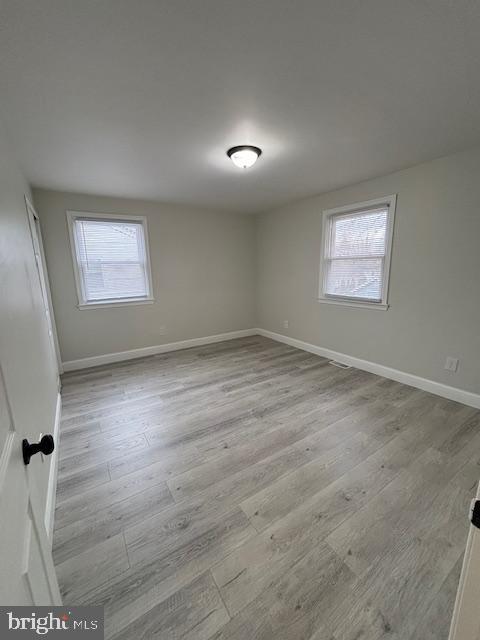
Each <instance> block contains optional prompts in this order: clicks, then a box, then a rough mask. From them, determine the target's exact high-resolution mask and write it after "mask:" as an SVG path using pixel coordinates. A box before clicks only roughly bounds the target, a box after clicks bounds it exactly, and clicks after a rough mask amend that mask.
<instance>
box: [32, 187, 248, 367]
mask: <svg viewBox="0 0 480 640" xmlns="http://www.w3.org/2000/svg"><path fill="white" fill-rule="evenodd" d="M33 197H34V201H35V206H36V208H37V211H38V213H39V216H40V221H41V226H42V231H43V237H44V246H45V253H46V260H47V265H48V270H49V276H50V286H51V292H52V299H53V305H54V309H55V316H56V322H57V332H58V337H59V342H60V350H61V354H62V360H63V361H72V360H77V359H82V358H86V357H91V356H98V355H103V354H109V353H117V352H121V351H129V350H133V349H139V348H143V347H152V346H156V345H162V344H165V343H171V342H177V341H181V340H188V339H192V338H200V337H204V336H211V335H216V334H220V333H226V332H230V331H238V330H243V329H251V328H252V327H253V326H254V324H255V280H254V276H255V220H254V218H253V217H252V216H248V215H240V214H232V213H223V212H218V211H209V210H203V209H195V208H191V207H182V206H177V205H167V204H159V203H158V202H148V201H143V200H128V199H122V198H108V197H98V196H90V195H80V194H73V193H64V192H57V191H48V190H43V189H34V190H33ZM67 210H74V211H90V212H99V213H118V214H125V215H128V214H132V215H143V216H146V217H147V222H148V232H149V246H150V258H151V265H152V279H153V293H154V297H155V302H154V303H153V304H145V305H132V306H123V307H107V308H104V309H83V310H80V309H78V307H77V305H78V300H77V293H76V289H75V281H74V273H73V264H72V254H71V250H70V241H69V237H68V229H67V219H66V211H67Z"/></svg>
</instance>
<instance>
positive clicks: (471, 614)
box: [449, 485, 480, 640]
mask: <svg viewBox="0 0 480 640" xmlns="http://www.w3.org/2000/svg"><path fill="white" fill-rule="evenodd" d="M477 500H480V485H479V487H478V491H477ZM449 640H480V529H477V527H475V526H474V525H473V524H472V525H470V531H469V534H468V540H467V548H466V549H465V556H464V559H463V567H462V574H461V576H460V582H459V585H458V592H457V600H456V602H455V609H454V611H453V618H452V626H451V628H450V636H449Z"/></svg>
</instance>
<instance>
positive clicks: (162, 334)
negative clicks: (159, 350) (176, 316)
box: [158, 325, 167, 336]
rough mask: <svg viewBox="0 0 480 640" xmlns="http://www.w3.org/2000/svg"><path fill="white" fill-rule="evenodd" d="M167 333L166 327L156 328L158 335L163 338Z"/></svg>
mask: <svg viewBox="0 0 480 640" xmlns="http://www.w3.org/2000/svg"><path fill="white" fill-rule="evenodd" d="M166 333H167V327H166V326H165V325H161V326H160V327H158V335H159V336H164V335H165V334H166Z"/></svg>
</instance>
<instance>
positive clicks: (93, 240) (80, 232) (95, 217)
mask: <svg viewBox="0 0 480 640" xmlns="http://www.w3.org/2000/svg"><path fill="white" fill-rule="evenodd" d="M67 217H68V226H69V230H70V241H71V244H72V253H73V266H74V272H75V280H76V284H77V293H78V301H79V307H80V308H81V309H83V308H88V307H98V306H103V305H112V304H132V303H137V304H138V303H142V302H153V298H152V284H151V283H152V279H151V273H150V260H149V254H148V243H147V221H146V219H145V218H143V217H140V216H117V215H112V214H91V213H78V212H74V211H68V212H67Z"/></svg>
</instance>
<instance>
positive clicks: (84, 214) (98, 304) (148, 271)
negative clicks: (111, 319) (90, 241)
mask: <svg viewBox="0 0 480 640" xmlns="http://www.w3.org/2000/svg"><path fill="white" fill-rule="evenodd" d="M66 213H67V224H68V234H69V238H70V250H71V254H72V262H73V274H74V278H75V287H76V290H77V299H78V304H77V308H78V309H82V310H83V309H104V308H106V307H126V306H133V305H138V304H152V303H153V302H155V298H154V297H153V285H152V267H151V263H150V248H149V242H148V225H147V218H146V216H134V215H124V214H122V215H120V214H116V213H98V212H95V213H93V212H91V211H67V212H66ZM85 218H88V219H90V220H98V221H102V220H104V221H108V222H114V221H115V220H118V222H134V223H136V224H138V223H139V222H140V223H141V225H142V229H143V237H144V247H145V277H146V285H147V295H146V296H145V297H138V298H117V299H115V298H113V299H109V300H104V301H103V300H92V301H88V300H87V299H86V298H85V293H84V290H83V282H82V278H81V276H80V269H79V259H78V251H77V243H76V234H75V221H76V220H78V219H85Z"/></svg>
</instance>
